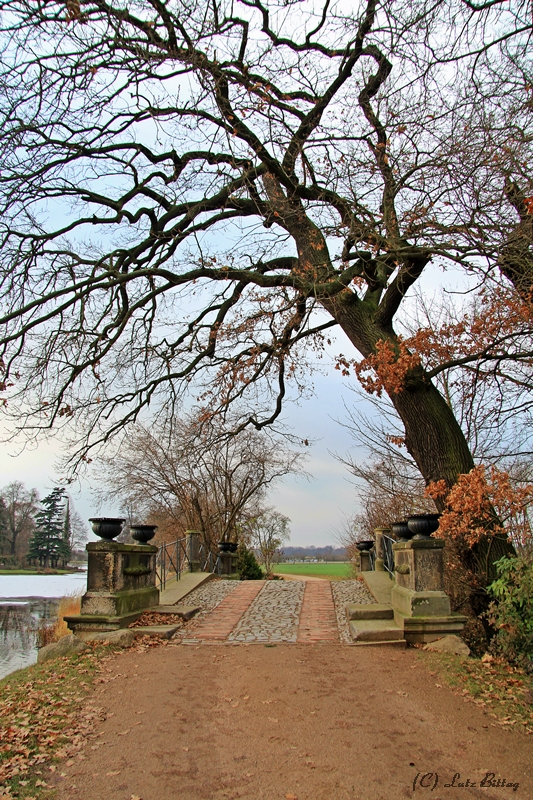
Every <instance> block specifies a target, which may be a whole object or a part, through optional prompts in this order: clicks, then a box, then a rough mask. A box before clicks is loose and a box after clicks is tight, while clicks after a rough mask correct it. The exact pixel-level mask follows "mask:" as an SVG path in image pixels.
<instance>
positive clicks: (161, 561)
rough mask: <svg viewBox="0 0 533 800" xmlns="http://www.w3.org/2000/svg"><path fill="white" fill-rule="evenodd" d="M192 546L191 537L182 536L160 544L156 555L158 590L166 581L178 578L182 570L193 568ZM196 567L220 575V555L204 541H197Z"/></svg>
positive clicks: (162, 587)
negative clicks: (173, 540)
mask: <svg viewBox="0 0 533 800" xmlns="http://www.w3.org/2000/svg"><path fill="white" fill-rule="evenodd" d="M191 554H193V546H192V543H191V538H190V537H188V536H184V537H183V538H181V539H176V541H175V542H166V543H165V544H162V545H160V547H159V549H158V551H157V556H156V579H157V587H158V589H160V590H163V589H164V588H165V585H166V583H167V581H169V580H171V579H173V578H176V580H179V579H180V578H181V575H182V573H183V572H191V571H192V569H193V559H191ZM196 555H197V557H198V558H197V560H196V565H195V566H196V569H198V568H199V569H200V571H201V572H213V573H214V574H216V575H220V567H221V564H220V556H219V554H218V553H213V551H212V550H210V549H209V548H208V547H207V545H206V544H205V543H204V542H199V543H198V547H197V553H196Z"/></svg>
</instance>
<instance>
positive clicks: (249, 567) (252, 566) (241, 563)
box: [237, 543, 265, 581]
mask: <svg viewBox="0 0 533 800" xmlns="http://www.w3.org/2000/svg"><path fill="white" fill-rule="evenodd" d="M237 555H238V558H237V572H238V573H239V577H240V579H241V581H260V580H262V579H263V578H264V577H265V576H264V575H263V570H262V569H261V567H260V566H259V564H258V563H257V559H256V557H255V556H254V554H253V553H252V551H251V550H248V548H247V547H246V545H244V544H242V543H241V544H240V545H239V549H238V550H237Z"/></svg>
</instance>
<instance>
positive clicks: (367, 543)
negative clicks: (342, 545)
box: [355, 539, 374, 553]
mask: <svg viewBox="0 0 533 800" xmlns="http://www.w3.org/2000/svg"><path fill="white" fill-rule="evenodd" d="M355 546H356V547H357V549H358V550H359V552H361V553H365V552H368V551H369V550H372V548H373V547H374V540H373V539H365V540H364V541H362V542H356V543H355Z"/></svg>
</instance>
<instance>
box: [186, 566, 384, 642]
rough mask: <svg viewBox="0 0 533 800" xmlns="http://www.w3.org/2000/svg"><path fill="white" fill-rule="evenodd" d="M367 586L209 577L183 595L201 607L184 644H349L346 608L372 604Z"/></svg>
mask: <svg viewBox="0 0 533 800" xmlns="http://www.w3.org/2000/svg"><path fill="white" fill-rule="evenodd" d="M372 602H374V598H373V597H372V595H371V594H370V592H369V591H368V589H367V587H366V584H364V583H363V582H362V581H358V580H353V581H352V580H349V581H304V580H301V581H299V580H293V581H243V582H240V581H232V580H212V581H209V582H208V583H206V584H204V585H203V586H200V587H199V588H198V589H195V590H194V591H193V592H191V593H190V594H189V595H187V603H188V604H192V605H200V606H201V607H202V611H201V612H200V613H199V614H198V615H197V616H196V617H195V618H194V620H193V621H192V623H189V625H188V626H187V633H186V638H184V639H183V640H182V641H183V643H184V644H202V643H206V644H217V643H218V644H222V643H224V642H227V643H232V644H240V643H243V644H252V643H255V642H257V643H270V642H271V643H273V644H275V643H278V642H279V643H281V642H288V643H294V642H300V643H304V642H335V641H336V642H338V641H339V639H340V641H341V642H346V643H348V642H351V641H352V639H351V637H350V632H349V627H348V619H347V617H346V611H345V606H346V604H347V603H372Z"/></svg>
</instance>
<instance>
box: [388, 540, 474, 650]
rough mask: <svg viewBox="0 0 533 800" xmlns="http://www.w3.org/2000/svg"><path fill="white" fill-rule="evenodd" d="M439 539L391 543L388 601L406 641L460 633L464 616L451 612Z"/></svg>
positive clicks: (442, 546) (418, 640)
mask: <svg viewBox="0 0 533 800" xmlns="http://www.w3.org/2000/svg"><path fill="white" fill-rule="evenodd" d="M443 548H444V540H443V539H433V538H428V539H411V541H409V542H396V543H395V544H394V545H393V550H394V560H395V573H396V584H395V586H394V587H393V589H392V592H391V605H392V607H393V610H394V618H395V621H396V623H397V624H403V628H404V634H405V638H406V640H407V641H408V642H431V641H433V640H435V639H439V638H441V637H442V636H445V635H446V634H449V633H460V632H461V631H462V629H463V627H464V625H465V622H466V617H463V616H462V615H461V614H454V613H452V611H451V608H450V598H449V597H448V595H447V594H446V592H445V591H444V563H443Z"/></svg>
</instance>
